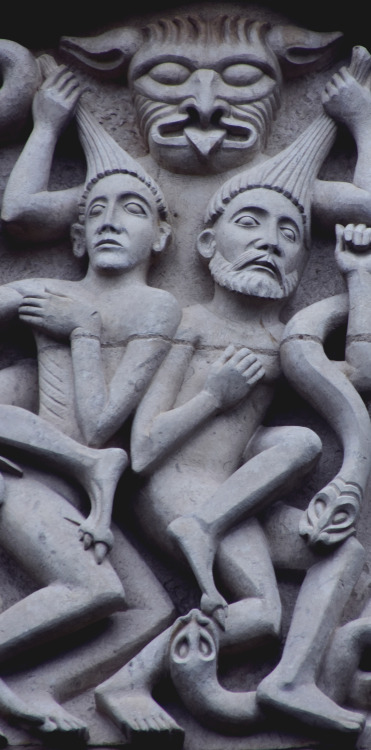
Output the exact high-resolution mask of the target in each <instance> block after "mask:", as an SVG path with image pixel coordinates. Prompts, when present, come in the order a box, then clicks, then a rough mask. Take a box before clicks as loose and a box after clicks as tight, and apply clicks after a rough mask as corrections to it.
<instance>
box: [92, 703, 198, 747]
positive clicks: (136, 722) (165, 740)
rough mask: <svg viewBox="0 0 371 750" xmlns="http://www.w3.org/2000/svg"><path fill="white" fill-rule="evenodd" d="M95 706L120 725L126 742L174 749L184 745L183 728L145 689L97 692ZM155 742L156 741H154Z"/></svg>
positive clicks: (141, 745)
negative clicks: (126, 691)
mask: <svg viewBox="0 0 371 750" xmlns="http://www.w3.org/2000/svg"><path fill="white" fill-rule="evenodd" d="M96 700H97V707H98V709H99V710H101V711H102V712H103V713H105V714H106V715H108V716H109V717H110V718H111V719H112V720H113V721H114V722H115V724H117V726H118V727H119V728H120V729H121V731H122V732H123V734H124V735H125V738H126V739H127V740H128V741H129V742H135V743H138V744H139V743H140V747H141V748H142V747H143V748H144V747H146V746H147V740H148V748H153V747H154V745H155V744H156V746H157V747H161V748H165V747H166V748H172V749H174V750H176V749H177V748H181V747H182V746H183V740H184V731H183V729H181V727H180V726H179V725H178V724H177V723H176V721H174V719H172V718H171V716H169V714H167V713H166V711H164V709H163V708H161V706H159V705H158V703H156V701H155V700H153V698H152V696H151V695H150V694H149V693H148V692H146V691H145V690H143V691H141V690H136V691H135V692H132V691H130V693H129V692H128V693H125V692H124V691H122V690H120V691H112V692H110V691H107V690H106V691H105V692H104V693H103V692H99V691H98V692H97V693H96ZM157 743H158V744H157Z"/></svg>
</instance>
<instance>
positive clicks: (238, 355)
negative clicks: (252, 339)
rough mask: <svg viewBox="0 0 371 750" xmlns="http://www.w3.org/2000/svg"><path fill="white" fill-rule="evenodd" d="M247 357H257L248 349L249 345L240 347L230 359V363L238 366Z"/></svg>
mask: <svg viewBox="0 0 371 750" xmlns="http://www.w3.org/2000/svg"><path fill="white" fill-rule="evenodd" d="M245 357H254V358H255V359H256V356H255V354H253V353H252V352H251V351H250V349H247V347H245V346H243V347H242V349H239V350H238V351H237V352H235V354H234V355H233V357H231V359H230V364H231V365H233V366H234V367H236V365H238V364H239V363H240V362H242V360H243V359H245Z"/></svg>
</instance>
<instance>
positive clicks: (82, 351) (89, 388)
mask: <svg viewBox="0 0 371 750" xmlns="http://www.w3.org/2000/svg"><path fill="white" fill-rule="evenodd" d="M71 355H72V367H73V377H74V388H75V404H76V415H77V421H78V424H79V427H80V430H81V432H82V434H83V436H84V438H85V440H86V442H87V444H88V445H96V444H103V442H104V440H103V439H102V440H101V441H100V440H99V427H100V423H101V415H102V414H103V412H104V410H105V407H106V402H107V386H106V381H105V377H104V370H103V362H102V353H101V343H100V337H99V335H98V334H93V333H90V332H89V331H85V330H83V329H79V328H77V329H75V330H74V331H73V332H72V334H71Z"/></svg>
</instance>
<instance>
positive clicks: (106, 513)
mask: <svg viewBox="0 0 371 750" xmlns="http://www.w3.org/2000/svg"><path fill="white" fill-rule="evenodd" d="M0 442H1V443H4V444H5V445H11V446H14V447H16V448H23V449H25V450H27V452H28V453H30V454H36V455H38V456H40V457H42V458H43V459H44V460H45V461H47V463H48V464H50V466H51V467H54V466H55V467H57V468H58V469H59V470H64V471H66V472H68V474H69V475H70V476H72V477H73V478H74V479H76V480H77V481H78V482H79V483H80V484H81V485H82V486H83V487H84V489H85V490H86V491H87V493H88V495H89V497H90V501H91V505H92V511H91V513H90V515H89V517H88V519H86V520H82V522H81V526H80V536H81V539H82V541H83V544H84V548H85V549H88V548H89V547H90V546H92V544H94V551H95V556H96V559H97V562H98V563H101V562H102V560H103V558H104V556H105V554H106V552H107V549H110V548H111V547H112V543H113V538H112V533H111V531H110V528H109V527H110V522H111V513H112V504H113V498H114V494H115V490H116V486H117V482H118V480H119V478H120V476H121V474H122V472H123V471H124V469H125V468H126V466H127V464H128V458H127V455H126V453H125V452H124V451H123V450H121V449H119V448H106V449H98V450H97V449H95V448H90V447H87V446H85V445H82V444H81V443H78V442H76V441H75V440H73V439H72V438H70V437H68V436H67V435H64V434H63V433H62V432H60V431H59V430H58V429H56V428H55V427H54V426H53V425H51V424H50V423H49V422H47V421H46V420H44V419H42V417H39V416H37V415H36V414H32V413H31V412H28V411H27V410H26V409H22V408H20V407H18V406H7V405H3V404H1V405H0Z"/></svg>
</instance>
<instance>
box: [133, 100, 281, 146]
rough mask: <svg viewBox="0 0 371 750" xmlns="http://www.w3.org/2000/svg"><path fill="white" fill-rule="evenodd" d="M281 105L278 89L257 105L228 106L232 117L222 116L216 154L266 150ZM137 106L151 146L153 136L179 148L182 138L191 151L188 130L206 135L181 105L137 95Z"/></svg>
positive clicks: (142, 129) (143, 129)
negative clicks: (177, 144) (219, 152)
mask: <svg viewBox="0 0 371 750" xmlns="http://www.w3.org/2000/svg"><path fill="white" fill-rule="evenodd" d="M279 103H280V91H279V87H278V86H277V87H276V88H275V89H274V90H273V92H272V93H270V94H269V95H268V96H266V97H264V98H262V99H260V100H259V101H256V102H252V103H248V104H238V105H234V104H229V103H228V102H227V103H226V104H227V111H228V115H226V116H222V117H221V118H220V120H219V122H218V123H217V124H216V125H215V126H214V127H215V131H220V134H221V138H220V143H219V144H218V147H217V149H216V150H220V149H223V147H224V148H225V149H226V148H228V150H233V149H235V150H240V149H250V148H252V147H253V146H257V147H259V148H260V149H261V148H264V146H265V144H266V141H267V137H268V135H269V132H270V129H271V125H272V121H273V119H274V116H275V113H276V110H277V108H278V106H279ZM134 105H135V108H136V112H137V117H138V125H139V128H140V131H141V133H142V135H143V138H144V139H145V141H146V143H147V144H148V142H149V136H150V133H151V132H152V133H153V134H156V135H157V134H158V135H159V136H160V137H161V138H162V139H164V140H163V143H164V145H165V143H166V144H168V145H169V146H170V145H172V144H173V145H176V141H177V139H179V138H181V139H182V142H183V143H182V145H184V146H188V147H189V142H187V139H186V133H187V128H190V129H192V128H193V127H194V126H195V125H196V127H197V130H198V131H199V132H201V133H202V132H203V131H202V128H200V127H199V126H198V125H197V123H193V122H192V121H191V119H190V117H189V115H188V114H187V113H183V112H179V106H180V104H165V103H163V102H159V101H154V100H152V99H148V98H147V97H146V96H143V95H142V94H134ZM190 133H191V130H190ZM213 150H214V149H213Z"/></svg>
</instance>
